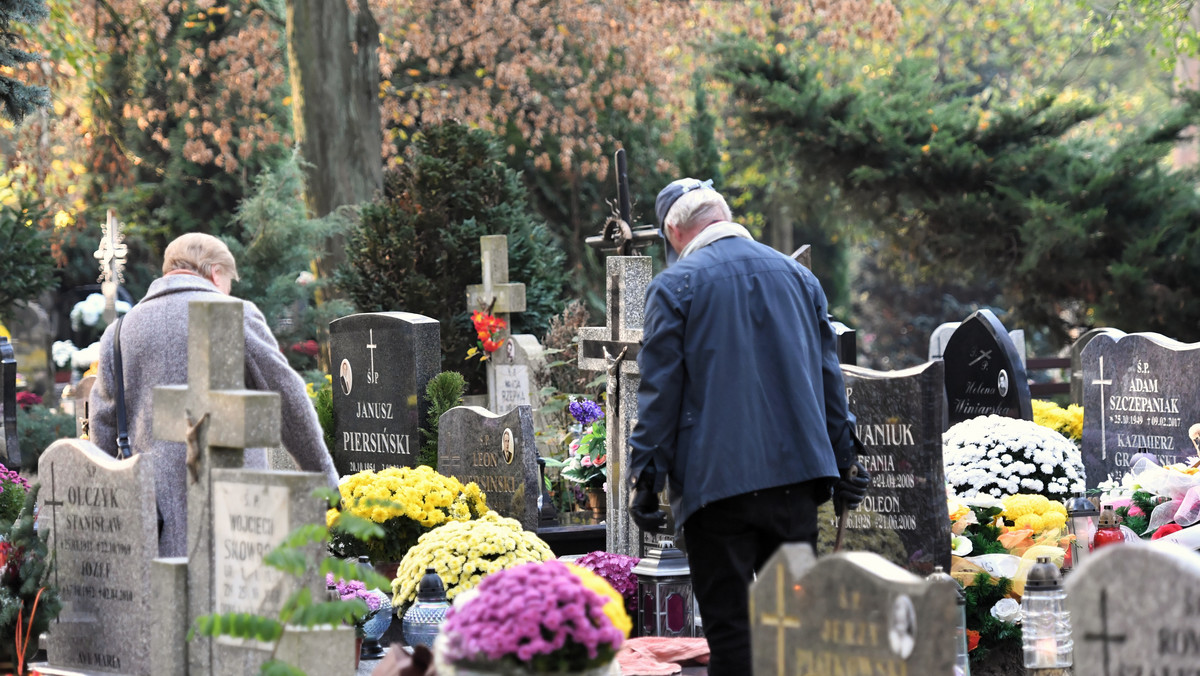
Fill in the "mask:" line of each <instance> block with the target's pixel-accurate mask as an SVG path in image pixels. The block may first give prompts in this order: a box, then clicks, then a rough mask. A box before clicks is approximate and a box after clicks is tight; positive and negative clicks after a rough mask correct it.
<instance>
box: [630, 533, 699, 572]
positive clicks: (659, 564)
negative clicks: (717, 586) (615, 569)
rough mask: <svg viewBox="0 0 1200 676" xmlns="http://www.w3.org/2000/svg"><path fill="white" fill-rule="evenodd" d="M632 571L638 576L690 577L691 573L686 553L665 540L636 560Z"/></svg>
mask: <svg viewBox="0 0 1200 676" xmlns="http://www.w3.org/2000/svg"><path fill="white" fill-rule="evenodd" d="M632 572H633V574H634V575H637V576H638V577H639V578H641V577H653V578H668V577H690V576H691V574H692V570H691V568H689V567H688V560H687V555H685V554H684V553H683V552H681V551H679V550H678V549H676V548H675V546H674V545H673V544H672V543H671V542H670V541H666V540H664V541H662V542H660V543H659V545H658V547H654V548H652V549H651V550H650V551H648V552H646V556H644V557H642V560H641V561H638V563H637V565H636V566H634V567H633V571H632Z"/></svg>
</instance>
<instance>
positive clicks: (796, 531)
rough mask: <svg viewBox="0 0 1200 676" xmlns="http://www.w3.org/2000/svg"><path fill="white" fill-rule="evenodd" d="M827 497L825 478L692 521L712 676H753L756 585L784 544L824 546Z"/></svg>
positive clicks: (713, 509)
mask: <svg viewBox="0 0 1200 676" xmlns="http://www.w3.org/2000/svg"><path fill="white" fill-rule="evenodd" d="M827 495H828V488H827V485H826V483H825V482H824V481H820V480H818V481H808V482H804V483H799V484H791V485H788V486H779V487H777V488H769V489H766V490H761V491H754V492H752V493H746V494H744V495H736V496H734V497H732V498H727V499H725V500H718V501H717V502H714V503H712V504H709V505H706V506H704V507H702V508H700V509H699V510H697V511H696V512H695V513H694V514H692V515H691V516H690V517H689V518H688V520H687V523H685V524H684V526H683V534H684V537H685V538H686V541H687V557H688V566H689V567H690V568H691V571H692V589H693V591H694V592H695V594H696V601H697V602H698V603H699V604H700V617H701V618H702V619H703V621H704V636H705V637H706V638H707V639H708V647H709V651H710V652H711V656H710V658H709V663H708V674H709V676H750V674H751V660H750V581H751V580H752V579H753V576H754V572H755V571H757V570H759V569H760V568H762V566H763V565H764V564H766V562H767V559H769V558H770V557H771V555H772V554H774V553H775V550H777V549H779V546H780V545H781V544H783V543H785V542H808V543H810V544H812V545H813V546H814V547H815V546H816V544H817V505H818V504H820V502H823V501H824V498H825V497H827ZM818 496H819V497H818Z"/></svg>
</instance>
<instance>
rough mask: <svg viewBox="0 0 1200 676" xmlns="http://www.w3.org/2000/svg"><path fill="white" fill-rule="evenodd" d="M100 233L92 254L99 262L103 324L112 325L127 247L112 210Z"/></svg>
mask: <svg viewBox="0 0 1200 676" xmlns="http://www.w3.org/2000/svg"><path fill="white" fill-rule="evenodd" d="M101 232H102V235H101V238H100V247H99V248H98V249H96V253H95V254H93V255H94V256H95V258H96V260H98V261H100V277H99V279H97V280H96V281H98V282H100V292H101V293H103V294H104V322H105V323H106V324H112V323H113V322H114V321H116V320H117V287H119V286H120V285H121V283H122V282H124V281H125V256H126V255H127V254H128V253H129V247H128V246H126V244H125V234H124V233H122V232H121V223H120V221H118V220H117V217H116V216H114V215H113V211H112V209H109V210H108V215H107V218H105V221H104V225H102V226H101Z"/></svg>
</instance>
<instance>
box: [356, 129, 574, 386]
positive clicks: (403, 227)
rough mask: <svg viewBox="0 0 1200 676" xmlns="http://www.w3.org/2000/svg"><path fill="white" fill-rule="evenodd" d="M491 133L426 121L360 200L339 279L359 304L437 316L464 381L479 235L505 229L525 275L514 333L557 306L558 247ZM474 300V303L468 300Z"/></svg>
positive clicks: (563, 278)
mask: <svg viewBox="0 0 1200 676" xmlns="http://www.w3.org/2000/svg"><path fill="white" fill-rule="evenodd" d="M503 153H504V151H503V148H502V147H501V146H500V144H499V143H498V142H497V141H496V138H495V137H494V136H492V135H490V134H488V133H486V132H483V131H480V130H477V129H476V130H473V129H469V128H467V127H465V126H463V125H461V124H458V123H453V122H452V123H446V124H442V125H438V126H435V127H432V128H429V129H427V130H425V131H424V132H423V133H422V134H421V135H420V136H419V138H418V139H417V141H416V143H415V145H414V148H413V152H412V155H411V156H410V157H409V158H407V160H406V161H405V163H404V164H402V165H401V166H400V167H399V168H398V169H396V170H393V171H391V172H389V173H388V174H387V175H386V176H385V177H384V188H383V196H382V197H381V198H380V199H379V200H378V201H376V202H374V203H371V204H367V205H364V206H363V208H362V219H361V221H360V223H359V224H358V225H357V226H356V227H355V228H354V229H353V230H352V232H351V234H350V237H349V240H348V242H347V247H346V252H347V256H348V257H349V263H348V264H347V265H346V266H345V267H343V268H342V269H341V270H340V271H339V275H338V278H337V281H338V285H339V286H340V287H341V288H342V289H344V290H345V291H346V292H347V293H348V294H349V295H350V297H351V298H352V299H353V301H354V302H355V304H356V305H357V306H358V307H359V309H360V310H362V311H363V312H384V311H403V312H415V313H418V314H422V315H426V316H428V317H433V318H434V319H437V320H438V321H439V322H441V325H442V354H443V355H444V356H445V358H447V359H449V360H451V363H456V364H459V365H458V366H456V368H459V369H461V370H463V375H464V377H465V378H466V379H467V382H468V384H469V387H470V391H472V392H478V391H481V390H482V383H483V372H484V371H483V368H482V367H481V365H480V364H479V362H470V363H463V362H462V360H463V359H465V357H466V355H467V350H468V349H469V348H470V347H471V346H473V345H474V344H475V332H474V330H473V329H472V327H471V322H470V312H469V311H468V310H469V309H468V308H467V307H466V303H465V301H464V298H465V297H466V287H467V286H468V285H470V284H478V283H480V281H481V280H482V279H483V277H482V273H481V264H480V260H479V238H480V237H482V236H483V235H507V236H508V254H509V258H508V269H509V279H510V280H511V281H514V282H522V283H524V284H525V299H526V309H525V311H524V312H521V313H517V314H513V315H512V316H511V320H512V327H511V328H512V332H513V333H532V334H535V335H541V334H542V333H544V332H545V329H546V328H547V327H548V326H549V323H550V318H551V317H553V316H554V315H556V314H558V313H559V312H560V311H561V310H562V306H563V301H562V299H561V297H560V296H561V294H562V292H563V288H564V285H565V284H566V282H567V271H566V269H565V266H564V264H563V255H562V252H561V251H559V250H558V249H557V248H556V247H555V246H554V244H553V242H552V240H551V237H550V233H549V232H548V231H547V229H546V226H545V224H544V223H542V222H541V221H540V220H539V219H538V218H537V217H536V215H534V213H533V211H532V210H531V209H530V207H529V203H528V196H527V194H526V192H525V188H524V187H522V185H521V181H520V177H519V176H518V174H517V172H515V171H513V170H512V169H509V168H508V167H506V166H505V164H504V161H503ZM470 309H478V308H470Z"/></svg>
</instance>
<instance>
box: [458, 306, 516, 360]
mask: <svg viewBox="0 0 1200 676" xmlns="http://www.w3.org/2000/svg"><path fill="white" fill-rule="evenodd" d="M471 324H472V325H473V326H474V327H475V337H476V338H478V339H479V340H478V341H477V342H476V346H475V347H473V348H471V349H470V350H467V359H470V358H471V357H474V356H476V355H479V360H480V361H487V358H488V357H489V356H490V355H491V354H492V353H493V352H495V351H496V350H499V349H500V346H501V345H503V344H504V339H503V338H500V339H497V338H496V337H497V336H498V335H500V332H501V331H503V330H504V329H506V328H508V322H506V321H504V320H503V319H501V318H499V317H496V316H495V315H493V314H491V311H490V310H489V311H488V312H483V311H481V310H476V311H474V312H472V313H471Z"/></svg>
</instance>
